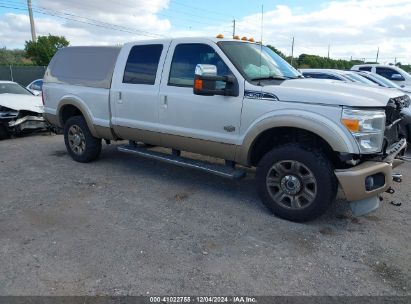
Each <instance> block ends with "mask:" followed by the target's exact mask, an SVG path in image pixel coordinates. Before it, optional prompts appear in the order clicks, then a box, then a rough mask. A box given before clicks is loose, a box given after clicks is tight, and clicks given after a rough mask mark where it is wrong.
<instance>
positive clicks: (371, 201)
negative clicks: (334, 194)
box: [335, 138, 407, 215]
mask: <svg viewBox="0 0 411 304" xmlns="http://www.w3.org/2000/svg"><path fill="white" fill-rule="evenodd" d="M406 148H407V140H406V139H405V138H403V139H401V140H400V141H399V142H398V143H397V144H395V145H394V146H393V147H392V148H391V149H390V152H389V154H388V156H386V157H385V158H384V159H382V160H368V161H365V162H363V163H361V164H359V165H357V166H354V167H352V168H349V169H337V170H335V175H336V177H337V179H338V181H339V183H340V185H341V188H342V190H343V191H344V194H345V197H346V199H347V200H348V201H349V202H352V206H351V207H352V210H353V212H354V214H355V215H363V214H367V213H369V212H371V211H373V210H374V209H376V208H378V194H380V193H383V192H385V191H386V190H387V189H389V188H390V187H391V185H392V175H393V172H392V169H393V168H395V167H396V166H398V165H400V164H401V163H403V160H401V159H400V158H398V157H399V155H402V154H404V152H405V150H406Z"/></svg>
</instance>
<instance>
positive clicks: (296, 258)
mask: <svg viewBox="0 0 411 304" xmlns="http://www.w3.org/2000/svg"><path fill="white" fill-rule="evenodd" d="M115 147H116V145H110V146H105V147H104V150H103V153H102V155H101V158H100V159H99V160H98V161H97V162H94V163H90V164H80V163H76V162H74V161H72V160H71V158H70V157H69V156H68V155H67V153H66V150H65V147H64V143H63V138H62V136H55V135H53V136H50V135H36V136H29V137H25V138H17V139H12V140H5V141H1V142H0V172H1V175H0V294H1V295H96V294H98V295H103V294H105V295H106V294H108V295H126V294H129V295H153V294H162V295H164V294H175V295H207V294H208V295H216V294H224V295H233V294H250V295H411V258H410V257H411V247H410V246H411V226H410V223H409V218H410V214H411V205H410V197H411V189H410V187H409V184H410V180H411V164H405V165H403V166H402V167H400V169H398V171H399V172H401V173H403V174H404V182H403V183H402V184H397V185H396V189H397V192H396V193H395V194H394V195H389V194H385V195H384V198H385V201H384V202H383V203H382V205H381V207H380V208H379V209H378V210H377V211H376V212H374V213H372V214H371V215H369V216H366V217H360V218H355V217H352V215H351V213H350V210H349V207H348V204H347V203H346V202H345V201H344V199H343V197H342V195H341V194H339V196H338V199H337V200H336V202H334V203H333V205H332V206H331V208H330V209H329V211H328V212H327V214H325V215H324V216H322V217H321V218H320V219H318V220H316V221H313V222H310V223H305V224H296V223H292V222H288V221H285V220H281V219H279V218H276V217H274V216H272V215H271V214H270V213H269V212H268V211H267V210H266V209H265V208H264V206H263V205H262V204H261V203H260V201H259V199H258V197H257V194H256V191H255V189H254V183H253V173H252V172H251V173H250V174H249V175H248V177H247V178H246V179H243V180H241V181H235V182H233V181H229V180H225V179H223V178H220V177H217V176H213V175H209V174H207V173H203V172H199V171H195V170H190V169H186V168H180V167H174V166H172V165H167V164H164V163H160V162H157V161H153V160H148V159H144V158H140V157H135V156H131V155H126V154H122V153H119V152H117V151H116V150H115ZM390 200H394V201H396V202H402V206H399V207H396V206H394V205H391V204H389V203H388V202H389V201H390Z"/></svg>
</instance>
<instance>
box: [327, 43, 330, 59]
mask: <svg viewBox="0 0 411 304" xmlns="http://www.w3.org/2000/svg"><path fill="white" fill-rule="evenodd" d="M327 57H328V59H330V44H329V43H328V55H327Z"/></svg>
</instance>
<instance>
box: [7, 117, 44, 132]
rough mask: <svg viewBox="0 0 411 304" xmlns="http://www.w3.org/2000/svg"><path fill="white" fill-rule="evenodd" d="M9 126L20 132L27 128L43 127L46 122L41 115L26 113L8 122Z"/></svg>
mask: <svg viewBox="0 0 411 304" xmlns="http://www.w3.org/2000/svg"><path fill="white" fill-rule="evenodd" d="M9 128H15V129H19V130H20V132H23V131H27V130H36V129H45V128H47V122H46V121H45V119H44V118H43V117H42V116H34V115H28V116H24V117H21V118H18V119H16V120H12V121H10V122H9Z"/></svg>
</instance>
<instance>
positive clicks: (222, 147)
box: [114, 126, 237, 160]
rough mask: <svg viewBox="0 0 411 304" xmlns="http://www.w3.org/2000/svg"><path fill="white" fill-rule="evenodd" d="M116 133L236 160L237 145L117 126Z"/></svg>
mask: <svg viewBox="0 0 411 304" xmlns="http://www.w3.org/2000/svg"><path fill="white" fill-rule="evenodd" d="M114 131H115V133H116V134H118V135H119V137H121V138H124V139H129V140H136V141H141V142H144V143H146V144H151V145H156V146H161V147H165V148H173V149H177V150H182V151H187V152H192V153H198V154H203V155H208V156H213V157H217V158H222V159H226V160H234V156H235V151H236V147H237V146H236V145H230V144H225V143H219V142H215V141H209V140H202V139H196V138H191V137H184V136H179V135H172V134H166V133H158V132H153V131H145V130H140V129H133V128H128V127H121V126H115V127H114Z"/></svg>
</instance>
